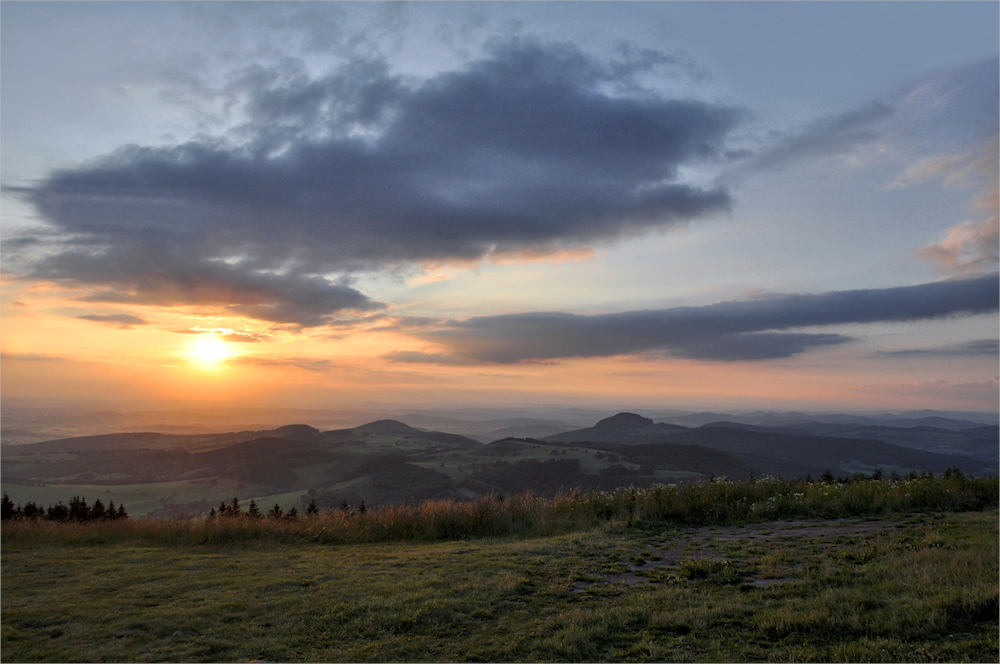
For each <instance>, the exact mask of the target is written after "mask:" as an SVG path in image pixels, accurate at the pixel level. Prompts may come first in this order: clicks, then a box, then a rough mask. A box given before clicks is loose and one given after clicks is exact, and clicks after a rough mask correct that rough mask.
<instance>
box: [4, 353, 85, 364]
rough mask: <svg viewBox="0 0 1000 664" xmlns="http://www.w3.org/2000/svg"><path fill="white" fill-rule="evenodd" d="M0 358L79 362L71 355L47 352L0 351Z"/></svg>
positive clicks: (26, 360) (10, 360)
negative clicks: (63, 355) (65, 355)
mask: <svg viewBox="0 0 1000 664" xmlns="http://www.w3.org/2000/svg"><path fill="white" fill-rule="evenodd" d="M0 360H3V361H4V362H12V361H13V362H69V363H72V364H79V363H81V361H80V360H75V359H73V358H71V357H62V356H60V355H50V354H48V353H6V352H4V353H0Z"/></svg>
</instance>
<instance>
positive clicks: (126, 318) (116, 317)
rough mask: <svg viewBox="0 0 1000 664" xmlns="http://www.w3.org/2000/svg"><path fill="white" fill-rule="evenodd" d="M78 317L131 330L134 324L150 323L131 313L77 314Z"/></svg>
mask: <svg viewBox="0 0 1000 664" xmlns="http://www.w3.org/2000/svg"><path fill="white" fill-rule="evenodd" d="M77 318H81V319H83V320H90V321H94V322H95V323H112V324H114V325H117V326H118V327H119V328H120V329H122V330H131V329H132V326H134V325H149V322H148V321H146V320H144V319H142V318H139V317H138V316H133V315H131V314H109V315H107V316H102V315H99V314H88V315H85V316H77Z"/></svg>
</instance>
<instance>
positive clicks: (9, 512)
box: [0, 491, 18, 521]
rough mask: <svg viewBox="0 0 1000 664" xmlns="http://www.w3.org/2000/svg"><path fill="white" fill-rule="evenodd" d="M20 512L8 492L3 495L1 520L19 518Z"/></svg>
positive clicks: (0, 511) (0, 510)
mask: <svg viewBox="0 0 1000 664" xmlns="http://www.w3.org/2000/svg"><path fill="white" fill-rule="evenodd" d="M17 512H18V510H17V509H15V508H14V501H12V500H11V499H10V496H8V495H7V492H6V491H4V493H3V503H2V505H0V519H3V520H4V521H7V520H8V519H13V518H14V517H15V516H17Z"/></svg>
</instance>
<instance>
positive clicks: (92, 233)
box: [22, 39, 742, 326]
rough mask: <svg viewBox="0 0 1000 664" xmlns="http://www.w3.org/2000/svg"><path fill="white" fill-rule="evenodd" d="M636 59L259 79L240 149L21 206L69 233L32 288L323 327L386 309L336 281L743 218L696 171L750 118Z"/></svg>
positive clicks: (40, 188)
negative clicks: (686, 92) (66, 284)
mask: <svg viewBox="0 0 1000 664" xmlns="http://www.w3.org/2000/svg"><path fill="white" fill-rule="evenodd" d="M617 57H618V59H617V60H615V59H599V58H597V57H591V56H589V55H586V54H584V53H583V52H581V51H580V50H578V49H577V48H575V47H573V46H569V45H564V44H550V43H541V42H538V41H531V40H518V39H515V40H510V41H506V42H503V43H500V44H496V45H494V46H493V47H491V49H489V50H488V54H487V55H486V56H485V57H483V58H481V59H479V60H475V61H472V62H469V63H468V64H466V65H465V66H463V67H461V68H459V69H456V70H453V71H446V72H443V73H440V74H438V75H435V76H432V77H429V78H427V79H424V80H415V79H404V78H402V77H400V76H397V75H394V74H393V73H391V72H390V71H389V69H388V66H387V65H386V64H385V62H383V61H381V60H379V59H354V60H351V61H349V62H348V63H346V64H345V65H343V66H342V67H341V68H339V69H337V70H335V71H333V72H331V73H329V74H328V75H325V76H322V77H318V78H317V77H311V76H309V75H308V74H307V73H306V68H305V67H304V65H302V63H300V62H299V63H296V62H295V61H290V62H286V63H285V65H283V68H275V69H268V68H265V67H263V66H260V65H250V66H247V67H246V68H244V69H243V70H241V71H240V72H238V73H237V75H235V76H234V77H233V78H232V79H231V80H230V81H229V83H228V84H227V86H226V91H227V92H226V94H228V95H230V97H231V98H232V99H238V100H242V102H241V103H242V109H243V113H244V115H245V117H246V122H245V123H244V124H242V125H241V126H240V127H238V128H237V129H236V130H234V131H233V132H232V133H231V134H230V135H228V136H226V137H219V138H215V139H209V138H205V139H201V140H198V141H194V142H189V143H185V144H182V145H175V146H172V147H162V148H153V147H139V146H125V147H122V148H121V149H119V150H117V151H116V152H114V153H112V154H109V155H107V156H105V157H103V158H100V159H97V160H95V161H93V162H90V163H87V164H83V165H81V166H79V167H76V168H71V169H63V170H58V171H54V172H52V173H51V174H50V175H49V176H48V177H47V178H46V179H44V180H43V181H42V182H40V183H39V184H38V185H37V186H35V187H33V188H31V189H30V191H28V192H26V194H25V192H22V193H23V194H25V195H27V196H28V197H29V199H30V201H31V202H32V203H33V204H34V205H35V207H36V208H37V209H38V210H39V212H40V213H41V214H42V216H43V217H44V218H45V219H46V220H47V221H48V222H50V223H51V224H52V225H53V226H54V227H55V229H56V230H57V231H58V232H60V233H62V235H61V236H60V237H59V238H58V239H50V240H49V244H48V245H47V247H48V250H47V255H46V257H45V258H43V259H40V260H38V261H36V263H35V264H34V266H33V269H31V270H28V271H27V273H26V275H25V276H28V277H30V278H34V279H54V280H55V279H61V280H67V281H70V282H75V283H77V284H82V285H84V286H88V287H96V288H103V289H105V290H103V291H99V292H98V293H97V294H95V296H94V298H92V299H96V300H98V301H115V302H133V303H142V304H158V305H161V306H179V305H184V304H198V305H215V306H220V307H225V308H228V309H230V310H231V311H232V312H233V313H238V314H242V315H245V316H250V317H253V318H258V319H261V320H268V321H273V322H289V323H295V324H299V325H303V326H311V325H318V324H322V322H323V321H324V320H326V319H327V318H328V317H329V316H331V315H332V314H334V313H336V312H339V311H343V310H347V309H360V310H366V309H371V308H376V307H378V306H379V305H378V304H377V303H373V302H371V301H370V300H369V299H368V298H366V297H365V296H363V295H362V294H361V293H359V292H358V291H356V290H353V289H351V288H349V287H348V286H347V285H346V284H343V283H338V282H337V281H336V279H333V281H330V280H329V279H330V278H331V277H330V275H332V274H341V275H342V274H347V273H351V272H356V271H359V270H367V269H382V268H385V267H387V266H390V265H398V264H405V263H413V262H421V261H469V260H482V259H484V258H486V257H489V256H500V257H504V256H515V257H518V256H521V257H523V256H527V257H536V256H537V255H538V254H539V253H553V254H558V253H560V252H567V251H570V252H571V253H572V250H579V249H580V248H581V247H585V246H587V245H588V244H589V243H594V242H607V241H613V240H615V239H616V238H620V237H623V236H630V235H634V234H636V233H640V232H645V231H648V230H650V229H656V228H665V227H670V226H673V225H677V224H683V223H686V222H687V221H689V220H692V219H697V218H700V217H705V216H708V215H713V214H716V213H720V212H724V211H726V210H728V208H729V206H730V202H731V201H730V196H729V194H728V192H727V191H726V190H725V189H723V188H721V187H713V186H707V187H701V186H696V185H694V184H692V183H690V182H687V181H685V180H684V179H683V177H682V173H683V172H684V170H685V169H686V168H687V167H691V166H697V165H699V164H711V163H713V162H717V161H719V160H722V159H724V155H725V153H726V149H725V141H726V139H727V136H728V135H729V133H730V132H731V130H732V129H733V128H734V127H735V126H736V125H737V124H738V123H739V122H740V120H741V117H742V113H741V112H740V111H738V110H736V109H733V108H729V107H724V106H720V105H716V104H711V103H705V102H699V101H684V100H678V99H672V98H667V97H664V96H662V95H661V94H660V93H657V92H656V91H654V90H652V89H649V88H647V87H643V86H642V85H641V84H640V82H639V79H640V78H641V75H642V74H644V73H645V72H648V71H649V69H650V68H651V67H652V66H654V65H655V66H669V65H670V64H671V63H672V62H673V60H674V58H673V56H671V55H669V54H663V53H658V52H652V51H642V52H632V51H630V50H628V49H625V50H623V52H622V54H621V55H620V56H617ZM677 66H678V67H683V66H686V65H685V63H683V62H680V61H679V60H678V62H677ZM26 241H27V239H26ZM567 255H569V254H567Z"/></svg>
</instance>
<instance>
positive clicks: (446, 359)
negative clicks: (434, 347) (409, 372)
mask: <svg viewBox="0 0 1000 664" xmlns="http://www.w3.org/2000/svg"><path fill="white" fill-rule="evenodd" d="M381 357H382V358H383V359H386V360H389V361H390V362H401V363H406V364H445V365H454V366H467V365H470V364H481V362H478V361H476V360H473V359H467V358H462V357H456V356H454V355H445V354H443V353H421V352H419V351H413V350H397V351H393V352H392V353H386V354H385V355H382V356H381Z"/></svg>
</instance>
